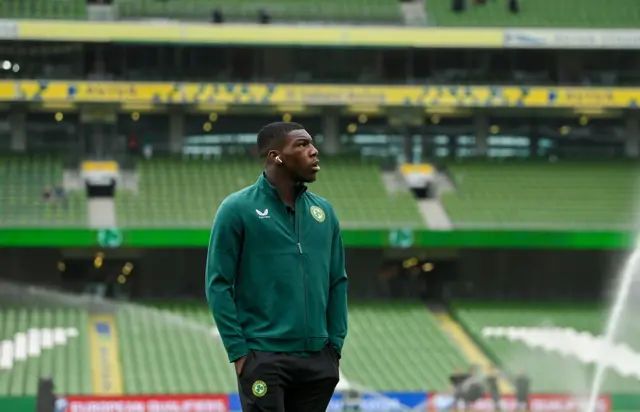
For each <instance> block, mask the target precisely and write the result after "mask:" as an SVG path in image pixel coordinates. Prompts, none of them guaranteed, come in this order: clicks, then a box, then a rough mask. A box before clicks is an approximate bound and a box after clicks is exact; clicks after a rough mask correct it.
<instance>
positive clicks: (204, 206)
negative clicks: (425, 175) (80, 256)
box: [116, 158, 424, 227]
mask: <svg viewBox="0 0 640 412" xmlns="http://www.w3.org/2000/svg"><path fill="white" fill-rule="evenodd" d="M322 166H323V170H322V171H321V172H320V173H321V174H320V175H319V177H318V181H317V182H315V183H313V184H312V185H311V188H310V190H312V191H313V192H314V193H317V194H318V195H321V196H324V197H327V198H328V199H329V200H330V201H331V202H332V203H333V205H334V207H335V209H336V212H337V213H338V216H339V218H340V220H341V223H342V225H343V226H345V227H350V226H351V227H354V226H355V227H367V226H369V227H373V226H378V227H379V226H396V227H397V226H414V227H415V226H424V223H423V220H422V217H421V215H420V212H419V211H418V208H417V204H416V201H415V200H414V198H413V196H412V195H411V194H410V193H408V192H405V193H399V194H393V195H390V194H388V193H387V191H386V189H385V187H384V184H383V182H382V179H381V176H380V172H379V169H378V166H377V165H375V164H365V163H360V162H357V161H354V160H353V159H350V160H349V161H346V160H329V159H324V158H323V160H322ZM137 170H138V173H139V190H138V193H134V192H131V191H126V190H122V191H118V192H117V193H116V211H117V218H118V225H119V226H121V227H126V226H133V225H138V226H159V225H162V226H182V227H189V226H192V227H208V226H210V225H211V222H212V221H213V217H214V216H215V213H216V210H217V207H218V205H219V204H220V202H221V201H222V200H223V199H224V198H225V197H226V196H227V195H229V194H230V193H233V192H235V191H237V190H239V189H241V188H243V187H244V186H247V185H251V184H253V183H255V181H256V179H257V178H258V176H259V175H260V173H261V170H262V169H261V167H260V165H259V164H257V163H256V162H254V161H251V160H240V159H236V160H233V161H222V162H217V161H213V160H180V159H156V160H152V161H150V162H146V161H141V162H139V163H138V165H137ZM187 199H188V200H187Z"/></svg>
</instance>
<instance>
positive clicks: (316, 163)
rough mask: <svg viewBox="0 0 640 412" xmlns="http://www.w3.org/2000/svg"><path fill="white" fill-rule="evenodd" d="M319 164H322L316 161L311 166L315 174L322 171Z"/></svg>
mask: <svg viewBox="0 0 640 412" xmlns="http://www.w3.org/2000/svg"><path fill="white" fill-rule="evenodd" d="M318 163H320V161H318V160H317V161H315V162H313V164H312V165H311V170H313V171H314V172H317V171H318V170H320V166H319V165H318Z"/></svg>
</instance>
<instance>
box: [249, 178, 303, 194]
mask: <svg viewBox="0 0 640 412" xmlns="http://www.w3.org/2000/svg"><path fill="white" fill-rule="evenodd" d="M256 186H258V188H260V190H262V191H263V192H265V193H268V194H270V195H272V196H275V197H277V198H278V199H280V194H278V191H277V190H276V188H275V186H273V185H272V184H271V182H269V179H267V176H266V175H265V173H264V172H262V173H260V176H259V177H258V180H257V181H256ZM306 191H307V186H306V185H305V184H302V183H301V184H300V185H299V186H298V193H297V194H296V199H297V198H298V197H300V196H302V195H303V194H304V192H306Z"/></svg>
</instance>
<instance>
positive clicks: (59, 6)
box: [0, 0, 87, 20]
mask: <svg viewBox="0 0 640 412" xmlns="http://www.w3.org/2000/svg"><path fill="white" fill-rule="evenodd" d="M0 16H2V18H4V19H72V20H80V19H86V18H87V8H86V1H85V0H54V1H49V0H2V1H0Z"/></svg>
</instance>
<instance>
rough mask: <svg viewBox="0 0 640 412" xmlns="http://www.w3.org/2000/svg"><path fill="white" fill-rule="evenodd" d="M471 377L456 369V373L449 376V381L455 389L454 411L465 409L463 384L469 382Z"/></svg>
mask: <svg viewBox="0 0 640 412" xmlns="http://www.w3.org/2000/svg"><path fill="white" fill-rule="evenodd" d="M469 376H471V375H470V374H468V373H464V372H462V370H461V369H460V368H456V369H455V371H453V373H452V374H451V376H449V381H450V382H451V386H452V387H453V399H454V404H453V406H454V409H455V410H459V409H463V410H464V409H465V407H464V393H463V390H462V383H463V382H464V381H465V380H467V378H469Z"/></svg>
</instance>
